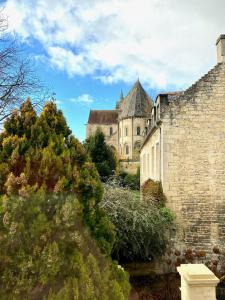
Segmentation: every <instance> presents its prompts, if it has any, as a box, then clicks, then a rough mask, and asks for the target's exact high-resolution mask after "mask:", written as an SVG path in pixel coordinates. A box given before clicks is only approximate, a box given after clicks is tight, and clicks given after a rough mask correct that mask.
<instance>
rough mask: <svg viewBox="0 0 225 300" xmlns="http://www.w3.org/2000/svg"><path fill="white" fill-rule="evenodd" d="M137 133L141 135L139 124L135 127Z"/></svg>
mask: <svg viewBox="0 0 225 300" xmlns="http://www.w3.org/2000/svg"><path fill="white" fill-rule="evenodd" d="M137 135H141V128H140V126H138V127H137Z"/></svg>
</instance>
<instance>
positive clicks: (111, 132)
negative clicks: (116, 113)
mask: <svg viewBox="0 0 225 300" xmlns="http://www.w3.org/2000/svg"><path fill="white" fill-rule="evenodd" d="M109 135H113V128H112V127H110V128H109Z"/></svg>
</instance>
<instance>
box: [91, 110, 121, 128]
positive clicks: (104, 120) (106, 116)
mask: <svg viewBox="0 0 225 300" xmlns="http://www.w3.org/2000/svg"><path fill="white" fill-rule="evenodd" d="M117 122H118V111H117V110H91V111H90V114H89V118H88V124H105V125H107V124H117Z"/></svg>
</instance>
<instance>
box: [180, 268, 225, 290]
mask: <svg viewBox="0 0 225 300" xmlns="http://www.w3.org/2000/svg"><path fill="white" fill-rule="evenodd" d="M177 271H178V273H179V274H180V275H181V278H183V279H184V280H185V281H186V282H187V283H188V285H201V286H203V285H207V286H216V285H217V284H218V283H219V279H218V278H217V277H216V276H215V275H214V274H213V272H212V271H211V270H209V269H208V268H207V267H206V266H205V265H204V264H182V265H181V266H180V267H178V268H177Z"/></svg>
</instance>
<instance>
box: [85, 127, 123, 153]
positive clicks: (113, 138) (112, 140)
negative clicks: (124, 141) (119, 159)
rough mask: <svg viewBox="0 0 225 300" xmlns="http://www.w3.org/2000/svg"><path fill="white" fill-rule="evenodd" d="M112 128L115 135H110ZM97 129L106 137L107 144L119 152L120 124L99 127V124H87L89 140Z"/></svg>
mask: <svg viewBox="0 0 225 300" xmlns="http://www.w3.org/2000/svg"><path fill="white" fill-rule="evenodd" d="M110 127H112V129H113V134H112V135H110ZM97 128H100V129H101V130H102V132H103V133H104V135H105V140H106V142H107V144H109V145H110V146H112V147H114V148H115V149H116V151H118V150H119V149H118V124H107V125H105V124H104V125H102V124H101V125H99V124H87V127H86V131H87V132H86V136H87V138H88V137H89V136H91V135H93V134H94V133H95V132H96V130H97Z"/></svg>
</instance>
